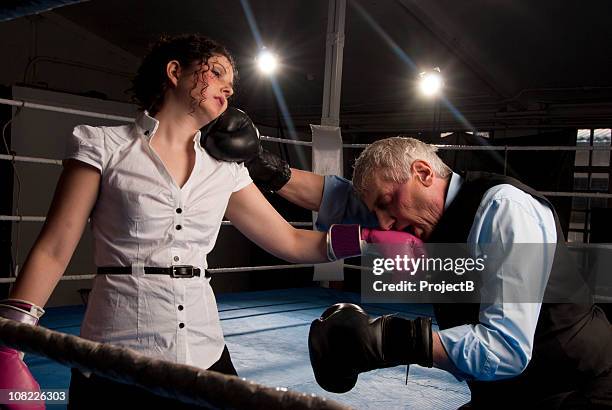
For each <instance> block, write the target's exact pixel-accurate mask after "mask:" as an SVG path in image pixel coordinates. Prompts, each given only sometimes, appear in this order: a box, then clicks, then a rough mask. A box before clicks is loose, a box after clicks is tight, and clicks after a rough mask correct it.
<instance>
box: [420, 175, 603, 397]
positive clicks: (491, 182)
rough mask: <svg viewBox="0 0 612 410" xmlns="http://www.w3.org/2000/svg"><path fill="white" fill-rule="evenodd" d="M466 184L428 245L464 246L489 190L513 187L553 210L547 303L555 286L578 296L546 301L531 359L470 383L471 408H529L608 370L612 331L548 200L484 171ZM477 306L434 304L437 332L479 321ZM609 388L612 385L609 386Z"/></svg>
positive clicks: (552, 295) (528, 188)
mask: <svg viewBox="0 0 612 410" xmlns="http://www.w3.org/2000/svg"><path fill="white" fill-rule="evenodd" d="M462 177H463V178H464V183H463V185H462V186H461V188H460V190H459V192H458V193H457V196H456V198H455V199H454V200H453V202H452V203H451V204H450V206H449V207H448V208H447V209H446V210H445V211H444V214H443V215H442V217H441V219H440V221H439V222H438V224H437V225H436V228H435V230H434V232H432V235H431V237H430V239H429V240H428V242H434V243H436V242H437V243H466V241H467V238H468V235H469V232H470V229H471V227H472V224H473V222H474V217H475V215H476V212H477V210H478V207H479V205H480V202H481V200H482V198H483V196H484V194H485V193H486V191H487V190H489V189H490V188H492V187H494V186H496V185H501V184H509V185H512V186H514V187H516V188H518V189H520V190H522V191H524V192H526V193H528V194H530V195H531V196H533V197H534V198H536V199H538V200H540V201H542V202H544V203H545V204H547V205H548V206H549V207H550V208H551V209H552V211H553V214H554V218H555V223H556V229H557V244H556V247H555V257H554V260H553V265H552V270H551V274H550V277H549V281H548V283H547V287H546V289H545V300H552V299H550V298H547V296H549V297H554V296H555V292H556V291H557V289H558V288H557V286H558V285H560V284H562V285H564V286H565V287H564V289H567V286H566V285H567V281H568V280H570V281H574V282H576V283H573V282H572V285H571V287H570V288H571V289H575V290H576V292H575V293H574V294H573V295H572V298H571V299H568V300H567V301H566V302H563V301H559V302H560V303H544V304H542V309H541V311H540V316H539V318H538V324H537V327H536V332H535V339H534V346H533V352H532V358H531V361H530V362H529V365H528V366H527V368H526V369H525V371H524V372H523V373H521V374H520V375H519V376H516V377H513V378H510V379H505V380H500V381H493V382H483V381H470V382H468V385H469V386H470V390H471V392H472V405H473V406H475V407H479V408H480V407H482V408H500V407H501V406H502V404H506V405H507V406H508V407H512V406H517V405H529V404H533V403H535V402H537V401H538V400H541V399H542V398H543V397H547V396H550V395H552V394H555V393H559V392H564V391H571V390H574V389H576V388H577V387H578V386H580V384H581V383H584V382H586V381H588V380H589V379H592V378H593V377H597V376H598V375H600V374H602V373H604V372H606V371H607V370H608V369H610V368H612V327H611V326H610V324H609V323H608V321H607V319H606V316H605V314H604V313H603V311H601V309H599V308H597V307H595V306H594V305H593V304H592V298H591V296H590V294H589V292H588V288H587V287H586V286H585V285H584V281H583V280H582V277H581V276H580V275H579V274H577V270H576V269H577V268H576V267H575V266H574V264H573V262H572V260H571V258H570V256H569V253H568V250H567V247H566V246H565V238H564V236H563V232H562V230H561V226H560V224H559V218H558V217H557V213H556V212H555V210H554V207H553V206H552V205H551V204H550V202H549V201H548V200H547V199H546V198H545V197H543V196H542V195H540V194H539V193H537V192H536V191H535V190H533V189H532V188H530V187H528V186H526V185H524V184H522V183H521V182H519V181H517V180H516V179H513V178H510V177H506V176H503V175H496V174H490V173H484V172H467V173H464V174H462ZM479 309H480V305H479V304H477V303H472V304H436V305H434V311H435V314H436V319H437V321H438V325H439V326H440V329H448V328H450V327H454V326H458V325H462V324H476V323H478V316H479ZM611 388H612V387H611Z"/></svg>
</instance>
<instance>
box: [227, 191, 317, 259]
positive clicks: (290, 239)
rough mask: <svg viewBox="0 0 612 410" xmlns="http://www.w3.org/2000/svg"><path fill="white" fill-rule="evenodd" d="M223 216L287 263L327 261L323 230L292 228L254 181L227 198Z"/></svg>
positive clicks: (248, 236)
mask: <svg viewBox="0 0 612 410" xmlns="http://www.w3.org/2000/svg"><path fill="white" fill-rule="evenodd" d="M225 215H226V216H227V218H228V219H229V220H230V221H232V223H233V224H234V226H235V227H236V228H238V230H240V232H242V233H243V234H244V235H245V236H246V237H247V238H249V239H250V240H252V241H253V242H255V243H256V244H257V245H259V246H260V247H262V248H263V249H265V250H266V251H268V252H270V253H271V254H273V255H275V256H277V257H279V258H282V259H285V260H287V261H290V262H301V263H318V262H328V259H327V245H326V234H325V233H324V232H316V231H309V230H304V229H295V228H294V227H293V226H291V225H290V224H289V223H288V222H287V221H286V220H285V219H284V218H283V217H282V216H281V215H280V214H279V213H278V212H276V209H274V208H273V207H272V205H270V203H269V202H268V201H267V200H266V198H265V197H264V196H263V195H262V194H261V192H259V190H258V189H257V188H256V187H255V185H254V184H249V185H247V186H246V187H245V188H243V189H241V190H240V191H237V192H234V193H233V194H232V196H231V197H230V200H229V204H228V206H227V210H226V213H225Z"/></svg>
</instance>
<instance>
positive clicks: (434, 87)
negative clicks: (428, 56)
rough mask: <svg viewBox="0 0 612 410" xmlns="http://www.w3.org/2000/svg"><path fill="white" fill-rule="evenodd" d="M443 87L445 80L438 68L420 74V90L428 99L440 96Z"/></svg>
mask: <svg viewBox="0 0 612 410" xmlns="http://www.w3.org/2000/svg"><path fill="white" fill-rule="evenodd" d="M443 87H444V80H443V79H442V74H441V73H440V69H439V68H438V67H435V68H434V69H432V70H429V71H423V72H422V73H420V74H419V89H420V90H421V93H423V95H425V96H427V97H433V96H436V95H438V94H440V92H441V91H442V88H443Z"/></svg>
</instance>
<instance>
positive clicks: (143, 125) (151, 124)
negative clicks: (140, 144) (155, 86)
mask: <svg viewBox="0 0 612 410" xmlns="http://www.w3.org/2000/svg"><path fill="white" fill-rule="evenodd" d="M136 126H137V127H138V130H139V131H140V132H141V133H142V135H144V137H145V138H146V139H147V141H151V138H152V137H153V135H155V133H156V132H157V128H158V127H159V121H158V120H157V118H154V117H151V116H150V115H149V112H148V111H142V112H141V113H140V114H139V115H138V116H137V117H136ZM200 135H201V132H200V130H198V131H197V132H196V133H195V135H194V136H193V142H194V143H195V146H196V147H199V148H202V145H201V144H200Z"/></svg>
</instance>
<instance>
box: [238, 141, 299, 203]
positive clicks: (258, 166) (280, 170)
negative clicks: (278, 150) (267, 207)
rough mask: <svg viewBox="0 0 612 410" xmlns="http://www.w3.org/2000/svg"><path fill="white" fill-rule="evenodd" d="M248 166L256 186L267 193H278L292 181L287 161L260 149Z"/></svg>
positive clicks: (248, 162)
mask: <svg viewBox="0 0 612 410" xmlns="http://www.w3.org/2000/svg"><path fill="white" fill-rule="evenodd" d="M244 165H246V167H247V169H248V170H249V174H250V175H251V178H253V181H254V182H255V185H257V186H258V187H259V189H261V190H262V191H265V192H276V191H278V190H279V189H281V188H282V187H283V186H285V184H286V183H287V182H289V179H291V169H290V168H289V164H288V163H287V161H285V160H284V159H282V158H281V157H279V156H278V155H275V154H273V153H271V152H269V151H266V150H265V149H263V148H261V146H260V147H259V152H258V153H257V155H256V156H254V157H253V158H252V159H251V160H249V161H247V162H246V163H245V164H244Z"/></svg>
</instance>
